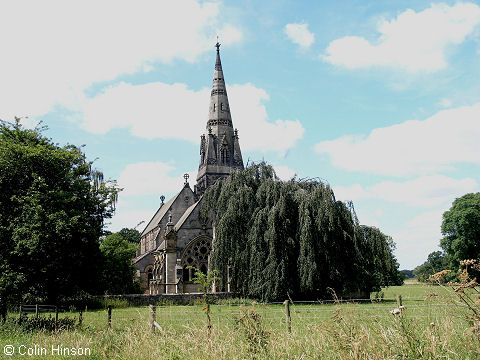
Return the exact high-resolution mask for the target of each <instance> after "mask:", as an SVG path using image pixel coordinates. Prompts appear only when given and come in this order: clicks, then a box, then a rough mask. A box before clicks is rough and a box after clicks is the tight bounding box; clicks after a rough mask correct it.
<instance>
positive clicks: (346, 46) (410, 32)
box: [322, 3, 480, 72]
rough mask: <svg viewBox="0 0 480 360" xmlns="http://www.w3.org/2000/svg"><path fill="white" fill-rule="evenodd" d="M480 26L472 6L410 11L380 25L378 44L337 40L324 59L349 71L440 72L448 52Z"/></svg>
mask: <svg viewBox="0 0 480 360" xmlns="http://www.w3.org/2000/svg"><path fill="white" fill-rule="evenodd" d="M479 24H480V7H479V6H478V5H476V4H473V3H457V4H455V5H454V6H448V5H446V4H432V5H431V7H429V8H427V9H425V10H423V11H420V12H415V11H413V10H411V9H408V10H406V11H404V12H403V13H401V14H400V15H398V17H397V18H395V19H392V20H390V21H388V20H383V21H381V22H380V23H379V24H378V27H377V30H378V32H379V36H378V39H377V40H376V41H374V42H369V41H368V40H367V39H365V38H363V37H359V36H346V37H343V38H341V39H336V40H334V41H332V42H331V43H330V44H329V45H328V47H327V49H326V54H325V55H323V56H322V58H323V59H324V60H325V61H327V62H329V63H332V64H335V65H341V66H345V67H347V68H350V69H357V68H366V67H370V66H388V67H394V68H401V69H404V70H406V71H410V72H416V71H437V70H441V69H443V68H445V67H446V66H447V60H446V52H447V49H448V48H449V47H450V46H452V45H458V44H461V43H462V42H463V41H465V39H466V37H467V36H468V35H469V34H471V33H472V32H473V31H474V29H475V27H476V26H478V25H479Z"/></svg>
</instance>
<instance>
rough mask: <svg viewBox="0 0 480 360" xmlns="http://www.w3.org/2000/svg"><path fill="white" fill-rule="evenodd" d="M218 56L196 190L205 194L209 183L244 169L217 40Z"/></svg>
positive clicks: (201, 148) (202, 137)
mask: <svg viewBox="0 0 480 360" xmlns="http://www.w3.org/2000/svg"><path fill="white" fill-rule="evenodd" d="M215 47H216V48H217V58H216V61H215V70H214V72H213V85H212V91H211V93H210V107H209V112H208V121H207V126H206V132H205V135H202V136H201V144H200V165H199V167H198V175H197V186H196V193H197V194H199V195H200V194H202V193H203V192H204V191H205V190H206V189H207V188H208V187H209V186H211V185H213V184H214V183H215V181H216V180H217V179H219V178H221V177H225V176H228V175H229V174H230V173H231V172H232V171H235V170H243V159H242V154H241V152H240V145H239V143H238V134H237V131H236V130H234V129H233V122H232V116H231V114H230V105H229V103H228V96H227V88H226V86H225V79H224V77H223V69H222V61H221V60H220V44H219V43H218V42H217V43H216V45H215Z"/></svg>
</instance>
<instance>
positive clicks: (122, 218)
mask: <svg viewBox="0 0 480 360" xmlns="http://www.w3.org/2000/svg"><path fill="white" fill-rule="evenodd" d="M158 205H160V200H158ZM155 210H156V209H150V210H142V209H136V210H131V209H129V206H121V205H119V206H117V210H116V211H115V215H114V216H113V217H112V218H111V219H110V220H109V221H108V222H109V224H108V230H110V231H120V230H121V229H123V228H130V229H132V228H134V227H135V226H137V225H138V224H139V223H140V222H141V221H144V223H143V224H141V225H139V226H138V227H137V230H139V231H142V229H143V228H144V227H145V226H146V224H147V223H148V221H149V220H150V219H151V218H152V216H153V214H154V213H155Z"/></svg>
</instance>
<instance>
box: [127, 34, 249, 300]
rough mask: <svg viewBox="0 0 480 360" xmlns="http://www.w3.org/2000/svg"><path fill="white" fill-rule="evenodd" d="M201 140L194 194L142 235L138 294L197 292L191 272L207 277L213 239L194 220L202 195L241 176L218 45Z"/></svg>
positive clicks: (187, 192) (179, 197) (163, 208)
mask: <svg viewBox="0 0 480 360" xmlns="http://www.w3.org/2000/svg"><path fill="white" fill-rule="evenodd" d="M216 48H217V59H216V62H215V71H214V72H213V86H212V91H211V95H210V108H209V114H208V121H207V125H206V131H205V134H203V135H201V136H200V164H199V167H198V174H197V179H196V180H197V183H196V185H194V188H193V190H192V188H191V187H190V184H189V183H188V175H186V176H185V184H184V186H183V188H182V189H180V191H179V192H178V193H177V194H176V195H175V196H174V197H173V198H171V199H170V200H169V201H167V202H166V203H164V202H163V201H164V197H162V198H161V199H162V204H161V205H160V208H159V209H158V210H157V212H156V213H155V214H154V215H153V217H152V219H151V220H150V221H149V222H148V224H147V226H146V227H145V229H144V230H143V232H142V233H141V237H140V249H139V251H138V254H137V255H138V256H137V257H136V258H135V260H134V262H135V266H136V269H137V274H138V275H139V277H140V282H141V285H142V288H143V289H145V291H146V292H147V293H150V294H175V293H189V292H197V291H198V285H196V284H193V282H192V277H193V274H192V270H191V269H188V268H187V267H188V266H194V267H196V268H197V269H200V270H201V271H202V272H204V273H206V272H207V270H208V267H209V257H210V252H211V251H212V246H213V240H214V233H213V226H212V219H208V220H207V221H206V222H205V223H202V222H201V220H200V216H199V211H200V204H201V201H202V194H203V193H204V192H205V190H206V189H207V188H208V187H210V186H211V185H213V184H214V183H215V182H216V181H217V180H218V179H221V178H223V177H226V176H228V175H229V174H230V173H232V172H233V171H236V170H243V169H244V166H243V160H242V153H241V151H240V144H239V142H238V131H237V130H236V129H235V130H234V128H233V123H232V116H231V114H230V106H229V104H228V97H227V90H226V87H225V79H224V77H223V71H222V63H221V61H220V44H219V43H217V44H216Z"/></svg>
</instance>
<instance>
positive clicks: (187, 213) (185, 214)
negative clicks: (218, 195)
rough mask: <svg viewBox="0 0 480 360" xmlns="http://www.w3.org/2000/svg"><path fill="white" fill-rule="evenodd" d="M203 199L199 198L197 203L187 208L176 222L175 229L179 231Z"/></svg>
mask: <svg viewBox="0 0 480 360" xmlns="http://www.w3.org/2000/svg"><path fill="white" fill-rule="evenodd" d="M201 201H202V200H201V199H200V200H198V201H197V202H196V203H194V204H193V205H191V206H190V207H189V208H188V209H187V210H185V212H184V213H183V215H182V217H181V218H180V220H178V221H177V223H176V224H175V227H174V229H175V231H178V230H179V229H180V228H181V227H182V225H183V224H184V223H185V221H186V220H187V219H188V217H189V216H190V214H191V213H192V212H193V210H195V208H196V207H197V206H198V204H200V202H201Z"/></svg>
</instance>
